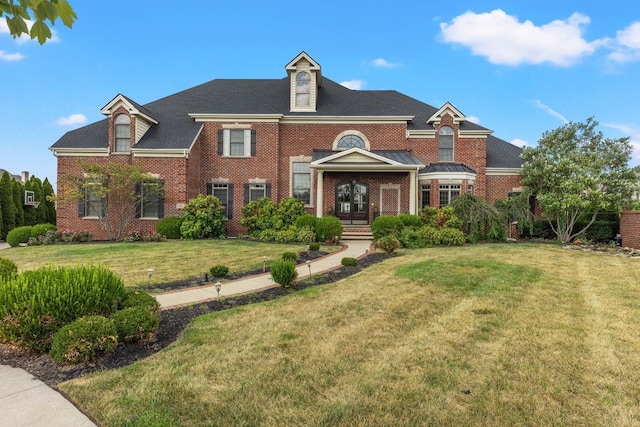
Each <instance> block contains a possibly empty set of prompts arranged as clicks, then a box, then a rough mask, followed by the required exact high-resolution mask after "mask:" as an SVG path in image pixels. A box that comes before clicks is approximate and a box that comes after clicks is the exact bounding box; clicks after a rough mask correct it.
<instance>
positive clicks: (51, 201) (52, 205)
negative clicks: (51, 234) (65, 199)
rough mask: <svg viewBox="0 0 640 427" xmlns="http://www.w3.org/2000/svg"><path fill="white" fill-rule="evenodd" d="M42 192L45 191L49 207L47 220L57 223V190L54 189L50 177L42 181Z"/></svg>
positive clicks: (45, 200) (45, 202) (45, 198)
mask: <svg viewBox="0 0 640 427" xmlns="http://www.w3.org/2000/svg"><path fill="white" fill-rule="evenodd" d="M42 192H43V193H44V200H43V201H42V203H44V204H45V205H46V207H47V220H46V222H48V223H49V224H55V223H56V202H55V196H56V194H55V192H54V191H53V186H52V185H51V183H50V182H49V178H45V179H44V182H43V183H42Z"/></svg>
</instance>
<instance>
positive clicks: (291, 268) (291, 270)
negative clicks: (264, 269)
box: [270, 254, 298, 289]
mask: <svg viewBox="0 0 640 427" xmlns="http://www.w3.org/2000/svg"><path fill="white" fill-rule="evenodd" d="M294 255H295V254H294ZM270 274H271V278H272V279H273V281H274V282H276V283H277V284H279V285H280V286H282V287H283V288H285V289H289V288H292V287H294V286H295V283H296V279H297V278H298V271H297V270H296V263H295V261H291V260H285V259H280V260H276V261H273V262H272V263H271V270H270Z"/></svg>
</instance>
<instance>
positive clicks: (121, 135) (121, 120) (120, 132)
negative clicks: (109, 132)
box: [114, 114, 131, 153]
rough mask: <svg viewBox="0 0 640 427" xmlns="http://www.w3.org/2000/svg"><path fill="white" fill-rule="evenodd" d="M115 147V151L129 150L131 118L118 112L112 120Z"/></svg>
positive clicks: (123, 151)
mask: <svg viewBox="0 0 640 427" xmlns="http://www.w3.org/2000/svg"><path fill="white" fill-rule="evenodd" d="M114 127H115V129H114V131H115V132H114V134H115V145H114V147H115V149H114V151H115V152H117V153H128V152H130V151H131V118H130V117H129V116H128V115H126V114H119V115H117V116H116V118H115V120H114Z"/></svg>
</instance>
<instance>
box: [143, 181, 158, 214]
mask: <svg viewBox="0 0 640 427" xmlns="http://www.w3.org/2000/svg"><path fill="white" fill-rule="evenodd" d="M158 189H159V188H158V184H157V183H147V184H142V197H141V206H142V209H141V212H140V213H141V216H142V217H143V218H157V217H158V199H159V195H158Z"/></svg>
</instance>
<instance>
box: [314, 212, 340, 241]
mask: <svg viewBox="0 0 640 427" xmlns="http://www.w3.org/2000/svg"><path fill="white" fill-rule="evenodd" d="M340 237H342V223H341V222H340V220H339V219H338V218H337V217H335V216H323V217H322V218H318V219H317V220H316V242H333V241H334V240H336V239H340Z"/></svg>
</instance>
